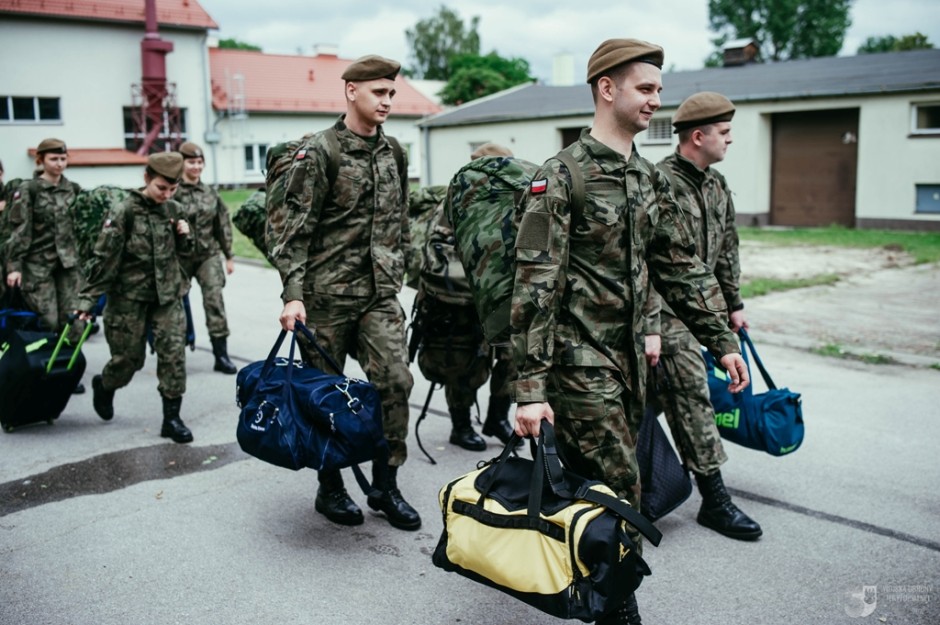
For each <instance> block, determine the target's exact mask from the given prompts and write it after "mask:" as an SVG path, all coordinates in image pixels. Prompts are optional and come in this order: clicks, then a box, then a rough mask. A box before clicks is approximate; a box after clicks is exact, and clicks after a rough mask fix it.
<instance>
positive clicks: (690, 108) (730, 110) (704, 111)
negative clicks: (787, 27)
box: [672, 91, 734, 133]
mask: <svg viewBox="0 0 940 625" xmlns="http://www.w3.org/2000/svg"><path fill="white" fill-rule="evenodd" d="M732 117H734V104H733V103H732V102H731V100H729V99H728V98H726V97H725V96H723V95H721V94H720V93H715V92H714V91H701V92H699V93H696V94H695V95H690V96H689V97H687V98H686V99H685V101H684V102H683V103H682V104H680V105H679V109H678V110H677V111H676V114H675V115H673V117H672V125H673V127H674V128H675V132H677V133H678V132H682V131H683V130H687V129H689V128H695V127H696V126H704V125H706V124H714V123H716V122H729V121H731V118H732Z"/></svg>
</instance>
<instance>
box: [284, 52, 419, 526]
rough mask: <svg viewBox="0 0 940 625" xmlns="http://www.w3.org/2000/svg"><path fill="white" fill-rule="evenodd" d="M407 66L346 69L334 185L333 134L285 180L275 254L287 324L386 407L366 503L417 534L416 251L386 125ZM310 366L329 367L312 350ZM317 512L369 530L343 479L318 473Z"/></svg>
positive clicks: (379, 62)
mask: <svg viewBox="0 0 940 625" xmlns="http://www.w3.org/2000/svg"><path fill="white" fill-rule="evenodd" d="M399 69H400V65H399V63H397V62H395V61H391V60H389V59H385V58H382V57H379V56H367V57H363V58H361V59H359V60H357V61H355V62H353V63H352V64H350V65H349V67H347V69H346V71H345V72H344V73H343V75H342V79H343V80H344V81H345V95H346V114H345V115H344V116H343V117H342V118H340V120H339V121H337V122H336V124H335V125H334V126H333V131H335V133H336V137H337V138H338V141H339V145H340V151H341V157H340V162H339V171H338V174H337V176H336V179H335V182H334V183H333V184H332V186H331V185H330V184H328V183H327V181H328V180H329V176H328V169H329V166H330V161H329V159H330V155H331V150H330V146H329V141H328V139H327V137H326V136H325V133H326V132H329V131H323V132H321V133H317V134H315V135H313V136H312V137H310V138H309V139H308V140H307V141H305V142H304V144H303V145H302V146H301V148H300V149H299V150H298V151H297V153H296V156H295V160H294V163H293V165H292V167H291V169H290V171H289V172H288V176H289V177H288V181H287V192H286V204H287V211H286V223H284V224H282V225H278V226H277V228H276V230H277V231H278V233H279V234H278V235H277V237H276V241H274V245H272V246H271V253H272V256H273V257H274V260H275V264H276V266H277V269H278V271H279V272H280V274H281V280H282V282H283V285H284V290H283V292H282V294H281V297H282V299H283V301H284V309H283V311H282V312H281V317H280V322H281V326H282V327H283V328H284V329H286V330H293V328H294V322H295V320H299V321H301V322H304V323H309V325H310V326H311V327H312V328H313V329H315V331H316V334H317V337H318V340H319V341H320V343H321V344H322V346H323V348H324V349H325V350H326V351H327V352H328V353H330V355H331V356H333V358H335V359H336V361H337V362H339V363H340V364H341V365H342V363H344V362H345V360H346V356H347V354H349V353H351V352H354V353H355V355H356V358H357V359H358V360H359V363H360V365H361V366H362V369H363V371H365V373H366V375H367V376H368V378H369V381H371V382H372V383H373V384H375V386H376V387H377V388H378V391H379V395H380V397H381V401H382V413H383V425H384V431H385V437H386V439H388V442H389V447H390V452H391V453H390V459H389V465H390V466H379V464H380V463H377V462H373V464H372V473H373V486H374V487H375V488H376V489H377V490H379V491H380V492H381V497H372V496H370V497H369V498H368V505H369V507H370V508H372V509H373V510H378V511H381V512H382V513H384V514H385V517H386V518H387V519H388V521H389V522H390V523H391V524H392V525H393V526H394V527H397V528H400V529H405V530H416V529H418V528H419V527H420V526H421V517H420V516H419V515H418V512H417V511H416V510H415V509H414V508H413V507H411V505H409V504H408V502H407V501H405V499H404V497H403V496H402V494H401V491H400V490H399V488H398V482H397V477H398V470H399V467H400V466H401V465H402V464H404V462H405V459H406V457H407V446H406V443H405V438H406V436H407V435H408V418H409V414H408V397H409V395H410V393H411V388H412V386H413V384H414V380H413V378H412V376H411V371H410V370H409V368H408V353H407V347H406V345H405V323H406V319H405V312H404V310H403V309H402V306H401V304H400V303H399V301H398V292H399V291H400V290H401V287H402V279H403V274H404V249H405V248H406V247H407V246H408V244H409V240H408V239H409V233H408V186H407V185H408V181H407V166H406V165H405V164H404V163H403V165H405V166H404V167H403V170H399V166H398V159H397V158H396V156H395V153H394V149H393V147H392V144H391V142H390V140H389V139H388V138H386V136H385V133H384V132H383V131H382V128H381V126H382V124H383V123H384V122H385V120H386V118H387V117H388V114H389V111H390V109H391V105H392V97H393V96H394V95H395V77H396V76H397V74H398V70H399ZM306 351H307V358H308V359H309V360H311V361H312V362H314V363H317V364H319V365H320V368H325V366H326V365H325V363H322V362H321V360H322V359H321V358H320V357H319V355H318V354H316V352H314V351H313V350H312V349H307V350H306ZM319 480H320V487H319V489H318V491H317V498H316V510H317V511H318V512H320V513H321V514H323V515H325V516H326V517H327V518H328V519H330V520H331V521H333V522H335V523H340V524H345V525H357V524H359V523H362V521H363V516H362V511H361V510H360V509H359V507H358V506H357V505H356V504H355V502H354V501H353V500H352V499H351V498H350V496H349V494H348V493H347V492H346V489H345V488H344V486H343V480H342V475H341V473H340V472H339V471H330V472H321V473H320V474H319Z"/></svg>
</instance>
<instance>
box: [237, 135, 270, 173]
mask: <svg viewBox="0 0 940 625" xmlns="http://www.w3.org/2000/svg"><path fill="white" fill-rule="evenodd" d="M243 148H244V149H243V150H242V159H243V160H242V165H244V168H245V173H246V174H258V175H261V176H263V175H264V173H265V172H264V168H265V166H266V165H267V160H268V159H267V155H268V150H270V149H271V144H270V143H245V144H244V146H243ZM249 149H250V150H251V158H252V159H253V160H254V167H252V168H249V167H248V150H249Z"/></svg>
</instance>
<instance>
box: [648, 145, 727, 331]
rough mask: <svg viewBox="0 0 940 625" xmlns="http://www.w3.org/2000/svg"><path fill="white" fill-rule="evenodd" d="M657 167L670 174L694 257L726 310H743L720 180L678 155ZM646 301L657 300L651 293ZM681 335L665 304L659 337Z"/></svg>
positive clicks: (723, 183) (722, 180)
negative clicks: (716, 288)
mask: <svg viewBox="0 0 940 625" xmlns="http://www.w3.org/2000/svg"><path fill="white" fill-rule="evenodd" d="M657 166H658V167H664V168H665V167H668V168H669V171H670V172H671V174H672V176H671V178H670V180H671V181H672V183H673V189H672V190H673V194H674V195H675V196H676V203H677V204H678V205H679V208H680V209H681V212H680V215H681V216H682V218H683V219H684V221H685V225H686V228H688V230H689V232H690V233H691V234H692V236H693V238H694V239H695V253H696V255H697V256H698V257H699V258H701V259H702V260H703V261H704V262H705V264H706V265H708V268H709V269H711V270H712V271H713V272H714V274H715V277H716V278H717V279H718V284H719V285H720V286H721V292H722V295H723V296H724V299H725V303H726V304H727V305H728V310H732V311H734V310H740V309H742V308H744V302H742V301H741V290H740V287H739V284H740V279H741V262H740V258H739V256H738V229H737V227H736V226H735V212H734V201H733V200H732V199H731V190H730V189H729V188H728V183H727V182H726V181H725V178H724V176H722V175H721V174H720V173H719V172H717V171H715V170H714V169H712V168H711V167H709V168H707V169H705V170H704V171H703V170H702V169H700V168H699V167H698V166H697V165H696V164H695V163H693V162H692V161H690V160H689V159H687V158H685V157H684V156H682V155H680V154H679V153H678V152H674V153H673V154H671V155H669V156H667V157H666V158H664V159H663V160H662V161H660V162H659V164H658V165H657ZM650 297H651V298H654V299H658V298H659V296H658V294H657V293H656V292H655V291H653V292H652V293H651V294H650ZM683 332H685V325H683V324H682V322H681V321H679V320H678V319H677V318H676V315H675V313H673V312H672V309H671V308H670V307H669V305H668V304H663V305H662V334H663V336H675V335H678V334H682V333H683Z"/></svg>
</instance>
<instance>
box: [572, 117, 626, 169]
mask: <svg viewBox="0 0 940 625" xmlns="http://www.w3.org/2000/svg"><path fill="white" fill-rule="evenodd" d="M579 141H580V142H581V145H582V147H583V148H584V151H585V152H587V153H588V156H590V157H591V159H592V160H593V161H594V162H595V163H597V165H598V166H599V167H600V168H601V169H602V170H604V173H608V174H616V173H617V172H619V171H621V170H624V169H630V168H631V164H632V165H633V166H634V168H635V165H636V163H635V157H636V156H638V154H639V153H638V152H637V151H636V144H634V145H633V153H632V154H630V158H629V159H626V158H624V157H623V154H620V153H619V152H616V151H615V150H612V149H611V148H609V147H608V146H607V145H606V144H604V143H602V142H600V141H598V140H597V139H595V138H594V137H593V136H592V135H591V129H590V128H586V129H584V130H582V131H581V137H580V139H579Z"/></svg>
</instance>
